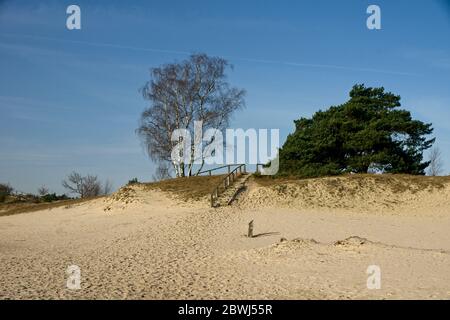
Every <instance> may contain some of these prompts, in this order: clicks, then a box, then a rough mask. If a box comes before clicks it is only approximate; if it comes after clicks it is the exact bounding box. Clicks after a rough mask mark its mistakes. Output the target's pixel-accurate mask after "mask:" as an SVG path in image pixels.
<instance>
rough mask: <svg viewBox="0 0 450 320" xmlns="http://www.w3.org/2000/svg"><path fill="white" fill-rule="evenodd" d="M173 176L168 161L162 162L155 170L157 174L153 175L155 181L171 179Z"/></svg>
mask: <svg viewBox="0 0 450 320" xmlns="http://www.w3.org/2000/svg"><path fill="white" fill-rule="evenodd" d="M170 178H172V176H171V175H170V167H169V166H168V165H167V163H160V164H159V165H158V166H157V167H156V170H155V174H154V175H153V181H161V180H166V179H170Z"/></svg>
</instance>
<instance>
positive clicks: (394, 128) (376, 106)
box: [279, 85, 434, 177]
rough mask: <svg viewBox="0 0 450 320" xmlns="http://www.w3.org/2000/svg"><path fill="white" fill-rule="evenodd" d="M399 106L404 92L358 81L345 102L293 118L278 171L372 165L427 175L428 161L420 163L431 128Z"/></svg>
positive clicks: (308, 172) (319, 172)
mask: <svg viewBox="0 0 450 320" xmlns="http://www.w3.org/2000/svg"><path fill="white" fill-rule="evenodd" d="M399 107H400V96H397V95H394V94H392V93H390V92H385V91H384V88H366V87H365V86H364V85H355V86H354V87H353V89H352V90H351V91H350V100H349V101H347V102H346V103H344V104H342V105H340V106H332V107H330V108H329V109H328V110H326V111H318V112H316V113H315V114H314V115H313V117H312V118H311V119H306V118H301V119H299V120H296V121H295V127H296V129H295V132H294V133H292V134H290V135H289V136H288V138H287V140H286V143H285V144H284V145H283V147H282V148H281V150H280V170H279V174H280V175H296V176H301V177H315V176H323V175H337V174H341V173H345V172H355V173H366V172H367V171H368V169H369V168H371V169H375V170H381V171H383V172H389V173H407V174H420V175H422V174H424V170H425V168H426V167H427V166H428V165H429V162H422V160H423V151H424V150H426V149H428V148H430V147H431V145H432V144H433V142H434V139H427V138H426V136H427V135H429V134H431V133H432V132H433V128H432V127H431V124H426V123H423V122H421V121H418V120H413V119H412V117H411V113H410V112H409V111H406V110H402V109H399Z"/></svg>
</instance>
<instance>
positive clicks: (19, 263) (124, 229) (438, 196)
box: [0, 177, 450, 299]
mask: <svg viewBox="0 0 450 320" xmlns="http://www.w3.org/2000/svg"><path fill="white" fill-rule="evenodd" d="M329 179H336V178H329ZM338 179H340V178H338ZM370 179H372V178H371V177H365V178H363V180H367V182H364V183H362V182H361V181H356V180H353V181H348V180H347V181H344V180H341V181H338V182H336V181H334V182H329V181H325V180H324V179H321V180H317V181H309V182H308V184H307V187H305V185H299V184H296V183H286V182H283V183H281V184H280V183H275V184H274V183H271V184H264V183H260V182H258V181H254V180H252V181H251V182H249V184H248V189H247V191H246V192H244V193H242V194H241V195H240V196H239V198H238V200H237V202H236V203H234V204H233V205H232V206H230V207H222V208H218V209H213V208H210V207H209V205H208V201H207V200H208V199H207V197H205V198H204V199H202V198H201V197H200V198H199V199H198V200H197V201H184V200H183V199H181V198H179V197H178V196H176V195H174V194H171V193H167V192H162V191H158V190H157V189H152V190H150V189H148V188H145V187H144V186H142V185H136V186H133V187H129V188H127V189H122V190H121V191H120V192H118V193H116V194H114V195H112V196H111V197H109V198H106V199H96V200H93V201H89V202H86V203H80V204H76V205H73V206H71V207H59V208H54V209H51V210H45V211H36V212H30V213H23V214H17V215H11V216H5V217H0V298H1V299H11V298H19V299H37V298H43V299H59V298H62V299H78V298H83V299H161V298H163V299H180V298H195V299H206V298H232V299H234V298H249V299H260V298H273V299H286V298H288V299H315V298H318V299H327V298H331V299H354V298H362V299H398V298H407V299H410V298H425V299H432V298H439V299H448V298H450V235H449V232H448V230H450V212H449V209H448V208H450V206H449V194H450V192H449V190H450V189H449V185H448V184H447V183H446V182H442V183H441V182H439V183H438V184H434V183H433V184H428V185H426V186H425V187H424V185H423V184H422V183H417V184H413V183H412V182H410V181H409V182H407V183H408V184H410V185H411V187H407V188H401V184H400V185H396V186H395V187H392V183H390V184H385V185H382V184H380V183H374V182H373V181H371V180H370ZM398 179H401V178H398ZM369 180H370V181H369ZM375 182H376V181H375ZM397 182H399V181H397ZM400 182H401V181H400ZM361 183H362V184H361ZM330 185H331V186H334V187H331V189H329V188H330V187H329V186H330ZM336 185H337V187H336ZM280 186H281V187H280ZM340 187H342V188H344V190H342V191H339V192H332V190H334V189H335V188H337V190H340V189H339V188H340ZM351 189H355V190H354V193H353V194H350V191H349V190H351ZM280 190H281V191H280ZM292 190H293V191H292ZM314 194H315V195H316V196H315V197H314V198H310V196H311V195H314ZM250 220H254V221H255V237H254V238H247V237H246V236H245V234H246V231H247V223H248V222H249V221H250ZM282 238H283V241H280V240H281V239H282ZM72 264H75V265H78V266H79V267H80V269H81V289H80V290H69V289H68V288H67V287H66V280H67V274H66V268H67V267H68V266H69V265H72ZM369 265H378V266H380V268H381V283H382V287H381V289H379V290H377V289H375V290H370V289H368V288H367V286H366V281H367V277H368V275H367V273H366V270H367V267H368V266H369Z"/></svg>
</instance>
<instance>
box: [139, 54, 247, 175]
mask: <svg viewBox="0 0 450 320" xmlns="http://www.w3.org/2000/svg"><path fill="white" fill-rule="evenodd" d="M228 66H229V64H228V62H227V61H226V60H224V59H221V58H217V57H209V56H207V55H205V54H195V55H192V56H191V57H190V58H189V59H188V60H185V61H182V62H180V63H171V64H165V65H163V66H161V67H157V68H153V69H152V70H151V81H149V82H148V83H147V84H146V85H145V86H144V87H143V88H142V90H141V91H142V94H143V97H144V99H146V100H149V101H150V107H149V108H148V109H146V110H145V111H144V112H143V113H142V115H141V123H140V127H139V128H138V129H137V133H138V135H139V136H140V137H141V139H142V141H143V143H144V145H145V146H146V149H147V151H148V154H149V156H150V158H151V159H152V160H154V161H156V162H158V163H164V162H166V163H167V164H169V165H170V166H172V167H173V171H174V173H175V176H177V177H184V176H190V175H193V174H195V173H194V172H193V170H194V169H193V165H194V162H199V163H201V165H200V166H199V169H198V170H197V173H198V172H199V171H200V170H201V168H202V167H203V164H204V162H205V161H204V160H205V159H204V155H203V154H201V155H200V156H197V155H195V153H194V141H195V139H194V138H192V142H191V148H190V160H189V161H187V163H186V162H185V161H181V162H177V161H173V159H172V158H171V152H172V150H173V149H174V147H175V146H176V145H177V144H178V143H179V142H180V141H172V139H171V138H172V133H173V132H174V131H175V130H177V129H186V130H189V132H190V133H191V137H194V132H193V131H194V122H195V121H201V122H202V130H203V132H205V131H206V130H207V129H210V128H213V129H217V130H220V131H222V130H224V129H225V128H226V127H227V126H228V122H229V120H230V118H231V116H232V114H233V113H234V112H235V111H236V110H238V109H240V108H243V107H244V95H245V91H244V90H241V89H237V88H231V87H230V85H229V84H228V82H227V80H226V74H225V70H226V68H227V67H228ZM213 141H214V140H211V141H207V142H204V143H203V146H204V147H206V146H207V145H208V144H210V143H212V142H213Z"/></svg>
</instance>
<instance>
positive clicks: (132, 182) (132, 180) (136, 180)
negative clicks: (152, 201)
mask: <svg viewBox="0 0 450 320" xmlns="http://www.w3.org/2000/svg"><path fill="white" fill-rule="evenodd" d="M136 183H139V181H138V178H133V179H131V180H129V181H128V184H129V185H131V184H136Z"/></svg>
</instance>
